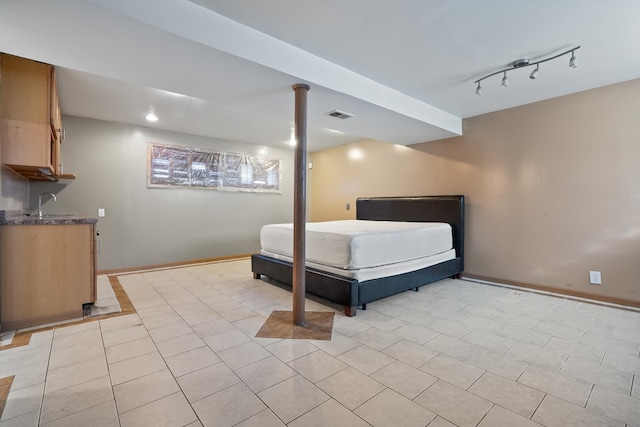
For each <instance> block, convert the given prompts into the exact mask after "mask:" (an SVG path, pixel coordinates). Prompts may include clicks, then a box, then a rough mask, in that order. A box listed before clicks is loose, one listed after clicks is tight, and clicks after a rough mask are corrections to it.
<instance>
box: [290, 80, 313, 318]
mask: <svg viewBox="0 0 640 427" xmlns="http://www.w3.org/2000/svg"><path fill="white" fill-rule="evenodd" d="M293 90H294V92H295V96H296V101H295V102H296V105H295V137H296V152H295V165H294V169H295V171H294V180H295V182H294V186H293V191H294V197H293V324H294V325H297V326H304V323H305V318H304V311H305V310H304V298H305V291H306V289H305V288H306V286H305V280H304V276H305V258H306V254H305V234H306V222H307V213H306V211H307V196H306V193H307V92H308V91H309V85H305V84H295V85H293Z"/></svg>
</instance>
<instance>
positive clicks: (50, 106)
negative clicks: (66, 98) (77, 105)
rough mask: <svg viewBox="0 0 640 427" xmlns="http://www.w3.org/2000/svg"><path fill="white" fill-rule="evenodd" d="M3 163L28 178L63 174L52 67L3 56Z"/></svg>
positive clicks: (0, 58)
mask: <svg viewBox="0 0 640 427" xmlns="http://www.w3.org/2000/svg"><path fill="white" fill-rule="evenodd" d="M0 85H1V90H0V97H1V99H2V104H1V110H0V113H1V117H2V139H1V140H0V143H1V145H2V157H1V158H2V163H3V164H4V165H6V166H7V167H9V168H11V169H13V170H14V171H15V172H17V173H18V174H20V175H22V176H24V177H25V178H27V179H49V180H56V179H58V177H59V176H60V175H61V173H62V170H61V169H62V168H61V164H62V161H61V158H60V142H61V135H62V113H61V111H60V103H59V98H58V90H57V86H56V80H55V71H54V68H53V66H51V65H49V64H43V63H41V62H36V61H32V60H29V59H25V58H20V57H17V56H13V55H8V54H4V53H3V54H1V56H0Z"/></svg>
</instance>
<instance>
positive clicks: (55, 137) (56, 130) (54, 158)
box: [50, 67, 63, 176]
mask: <svg viewBox="0 0 640 427" xmlns="http://www.w3.org/2000/svg"><path fill="white" fill-rule="evenodd" d="M50 111H51V165H52V166H53V169H54V173H55V175H56V176H59V175H62V156H61V155H60V150H61V147H60V144H62V135H63V133H62V110H61V109H60V97H59V96H58V84H57V82H56V73H55V70H54V68H53V67H51V108H50Z"/></svg>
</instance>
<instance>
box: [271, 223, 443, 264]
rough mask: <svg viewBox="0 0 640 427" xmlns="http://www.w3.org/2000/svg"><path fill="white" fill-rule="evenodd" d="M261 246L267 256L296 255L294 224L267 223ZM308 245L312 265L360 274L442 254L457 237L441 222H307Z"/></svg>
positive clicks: (309, 260)
mask: <svg viewBox="0 0 640 427" xmlns="http://www.w3.org/2000/svg"><path fill="white" fill-rule="evenodd" d="M260 243H261V245H262V250H263V251H265V252H268V253H271V254H276V255H280V256H285V257H289V258H291V257H293V224H270V225H265V226H264V227H262V230H261V231H260ZM305 246H306V248H305V251H306V260H307V262H308V263H315V264H319V265H323V266H327V267H333V268H337V269H341V270H357V269H365V268H373V267H380V266H385V265H389V264H396V263H401V262H407V261H411V260H417V259H420V258H425V257H429V256H432V255H437V254H441V253H444V252H447V251H449V250H450V249H452V248H453V238H452V233H451V226H450V225H449V224H446V223H440V222H397V221H363V220H343V221H327V222H312V223H307V224H306V244H305ZM308 265H310V264H308Z"/></svg>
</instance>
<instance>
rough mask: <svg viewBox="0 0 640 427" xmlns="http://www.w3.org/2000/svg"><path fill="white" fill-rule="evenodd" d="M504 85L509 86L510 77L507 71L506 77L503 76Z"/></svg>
mask: <svg viewBox="0 0 640 427" xmlns="http://www.w3.org/2000/svg"><path fill="white" fill-rule="evenodd" d="M502 86H509V79H508V78H507V72H506V71H505V72H504V77H503V78H502Z"/></svg>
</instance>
